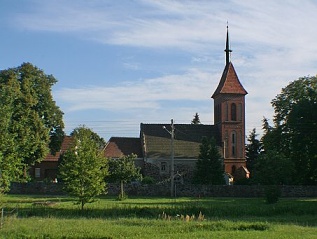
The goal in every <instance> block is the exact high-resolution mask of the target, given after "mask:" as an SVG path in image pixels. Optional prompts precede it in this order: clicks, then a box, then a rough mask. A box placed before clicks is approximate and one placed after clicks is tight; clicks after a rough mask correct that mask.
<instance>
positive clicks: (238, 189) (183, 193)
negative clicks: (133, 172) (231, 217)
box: [10, 182, 317, 197]
mask: <svg viewBox="0 0 317 239" xmlns="http://www.w3.org/2000/svg"><path fill="white" fill-rule="evenodd" d="M62 189H63V185H62V184H61V183H44V182H32V183H12V186H11V190H10V193H11V194H42V195H63V194H65V193H64V192H63V190H62ZM175 189H176V192H175V194H176V196H177V197H264V191H265V186H261V185H251V186H248V185H231V186H229V185H213V186H205V185H193V184H184V185H182V184H177V185H176V186H175ZM280 189H281V196H282V197H317V186H289V185H281V186H280ZM119 192H120V188H119V185H118V184H108V195H115V196H117V195H119ZM125 192H126V193H127V194H128V195H130V196H164V197H165V196H166V197H169V196H170V185H169V184H160V185H156V184H126V185H125Z"/></svg>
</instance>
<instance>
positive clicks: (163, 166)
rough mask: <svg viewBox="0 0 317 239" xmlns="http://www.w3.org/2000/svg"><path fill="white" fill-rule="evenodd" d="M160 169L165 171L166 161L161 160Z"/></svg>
mask: <svg viewBox="0 0 317 239" xmlns="http://www.w3.org/2000/svg"><path fill="white" fill-rule="evenodd" d="M161 171H166V162H161Z"/></svg>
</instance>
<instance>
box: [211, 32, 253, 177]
mask: <svg viewBox="0 0 317 239" xmlns="http://www.w3.org/2000/svg"><path fill="white" fill-rule="evenodd" d="M225 52H226V66H225V69H224V71H223V73H222V76H221V79H220V82H219V85H218V87H217V89H216V90H215V92H214V93H213V95H212V98H213V99H214V122H215V125H217V126H218V128H219V132H220V136H221V141H222V145H223V156H224V165H225V171H226V172H227V173H230V174H232V175H235V172H236V170H237V169H239V168H241V166H243V167H245V166H246V162H245V95H246V94H248V92H247V91H246V90H245V89H244V88H243V86H242V84H241V83H240V81H239V78H238V76H237V73H236V71H235V69H234V67H233V64H232V63H231V61H230V53H231V52H232V51H231V50H230V49H229V32H228V26H227V39H226V49H225Z"/></svg>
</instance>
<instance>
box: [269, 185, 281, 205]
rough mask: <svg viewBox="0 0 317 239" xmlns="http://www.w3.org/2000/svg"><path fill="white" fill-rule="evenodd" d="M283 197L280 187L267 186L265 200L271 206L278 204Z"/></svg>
mask: <svg viewBox="0 0 317 239" xmlns="http://www.w3.org/2000/svg"><path fill="white" fill-rule="evenodd" d="M280 196H281V189H280V188H279V187H278V186H267V187H266V188H265V199H266V202H267V203H269V204H273V203H277V202H278V200H279V198H280Z"/></svg>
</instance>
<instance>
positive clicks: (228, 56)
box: [225, 22, 232, 65]
mask: <svg viewBox="0 0 317 239" xmlns="http://www.w3.org/2000/svg"><path fill="white" fill-rule="evenodd" d="M225 52H226V65H228V64H229V62H230V53H231V52H232V50H230V48H229V29H228V22H227V40H226V49H225Z"/></svg>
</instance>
